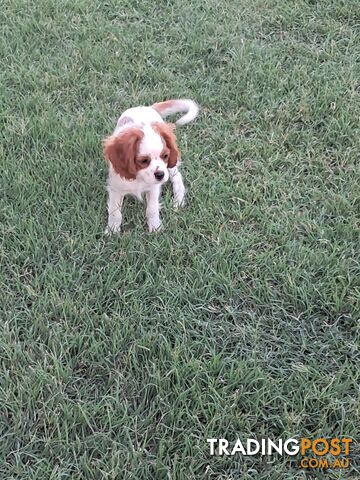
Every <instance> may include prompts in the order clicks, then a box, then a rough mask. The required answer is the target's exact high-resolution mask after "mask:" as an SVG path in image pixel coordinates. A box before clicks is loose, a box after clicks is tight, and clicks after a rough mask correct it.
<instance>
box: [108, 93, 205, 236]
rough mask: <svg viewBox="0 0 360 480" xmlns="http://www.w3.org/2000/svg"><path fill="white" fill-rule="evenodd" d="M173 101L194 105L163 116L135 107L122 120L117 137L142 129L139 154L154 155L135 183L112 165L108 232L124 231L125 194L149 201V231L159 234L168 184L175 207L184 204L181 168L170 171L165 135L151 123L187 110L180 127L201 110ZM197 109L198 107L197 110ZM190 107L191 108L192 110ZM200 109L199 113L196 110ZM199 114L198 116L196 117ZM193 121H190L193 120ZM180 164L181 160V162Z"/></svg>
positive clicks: (109, 186) (168, 112) (118, 126)
mask: <svg viewBox="0 0 360 480" xmlns="http://www.w3.org/2000/svg"><path fill="white" fill-rule="evenodd" d="M173 102H175V103H176V102H190V103H191V105H189V104H185V105H184V104H181V105H177V109H176V108H175V106H174V108H173V109H172V111H168V110H169V109H167V110H166V111H162V112H161V115H160V114H159V113H158V112H157V111H156V110H155V109H154V108H152V107H134V108H129V109H128V110H126V111H125V112H124V113H123V114H122V115H121V116H120V118H119V119H118V122H117V125H116V128H115V131H114V134H115V135H116V134H119V133H121V132H123V131H124V130H125V129H127V128H129V127H137V128H139V129H141V130H142V131H143V133H144V136H143V138H142V140H141V142H140V145H139V154H140V155H147V156H150V158H151V161H150V164H149V165H148V166H147V167H146V168H143V169H140V170H139V171H138V173H137V176H136V178H135V179H134V180H127V179H125V178H122V177H121V176H120V175H118V174H117V173H116V172H115V171H114V169H113V167H112V165H111V164H110V162H109V175H108V181H107V191H108V226H107V229H106V232H107V233H111V232H119V231H120V229H121V222H122V214H121V208H122V204H123V200H124V197H125V195H133V196H135V197H137V198H138V199H139V200H142V197H143V194H145V198H146V203H147V207H146V217H147V222H148V228H149V231H150V232H152V231H156V230H159V229H160V228H161V220H160V195H161V188H162V185H163V184H164V183H165V182H167V181H168V179H169V178H170V181H171V183H172V187H173V192H174V207H175V208H177V207H180V206H182V205H183V204H184V197H185V192H186V190H185V186H184V183H183V179H182V176H181V173H180V172H179V170H178V168H177V166H175V167H174V168H166V165H165V163H164V162H163V160H162V159H161V158H160V154H161V152H162V150H163V147H164V144H163V142H162V138H161V136H160V135H159V134H158V133H157V132H155V130H154V129H153V128H152V127H151V123H154V122H159V123H164V121H163V119H162V117H163V116H166V115H169V114H170V113H176V112H178V111H187V110H188V113H187V114H186V115H185V116H183V117H182V118H181V119H180V121H181V123H180V121H178V122H177V123H178V124H184V123H188V122H189V121H191V120H192V119H193V118H195V116H196V114H197V112H198V107H197V105H196V104H195V103H194V102H192V101H191V100H176V101H173ZM194 106H195V107H194ZM188 107H189V108H188ZM195 110H196V111H195ZM194 113H195V115H194ZM189 119H190V120H189ZM178 164H179V161H178ZM155 171H163V172H164V178H163V179H162V180H161V181H159V180H157V179H156V178H155V176H154V173H155Z"/></svg>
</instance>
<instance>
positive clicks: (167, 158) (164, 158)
mask: <svg viewBox="0 0 360 480" xmlns="http://www.w3.org/2000/svg"><path fill="white" fill-rule="evenodd" d="M163 160H165V162H167V161H168V160H169V155H168V154H167V153H165V155H164V156H163Z"/></svg>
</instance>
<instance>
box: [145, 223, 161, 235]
mask: <svg viewBox="0 0 360 480" xmlns="http://www.w3.org/2000/svg"><path fill="white" fill-rule="evenodd" d="M148 227H149V232H150V233H153V232H160V230H162V229H163V226H162V223H161V222H160V221H159V222H149V224H148Z"/></svg>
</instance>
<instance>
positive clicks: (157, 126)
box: [153, 102, 180, 168]
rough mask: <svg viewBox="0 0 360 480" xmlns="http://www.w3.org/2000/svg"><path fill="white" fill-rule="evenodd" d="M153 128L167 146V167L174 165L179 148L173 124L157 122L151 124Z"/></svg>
mask: <svg viewBox="0 0 360 480" xmlns="http://www.w3.org/2000/svg"><path fill="white" fill-rule="evenodd" d="M164 103H165V102H164ZM153 128H154V130H155V131H156V132H157V133H159V134H160V135H161V137H162V139H163V140H164V142H165V144H166V146H167V148H168V149H169V158H168V168H173V167H175V165H176V164H177V161H178V158H179V155H180V152H179V149H178V147H177V145H176V137H175V134H174V130H175V125H174V124H172V123H159V122H157V123H154V124H153ZM163 152H164V151H163ZM163 152H162V153H163Z"/></svg>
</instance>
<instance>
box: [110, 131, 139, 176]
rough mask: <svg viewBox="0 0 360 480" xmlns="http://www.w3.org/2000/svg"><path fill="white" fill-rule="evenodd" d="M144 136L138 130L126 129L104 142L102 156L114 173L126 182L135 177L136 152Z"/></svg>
mask: <svg viewBox="0 0 360 480" xmlns="http://www.w3.org/2000/svg"><path fill="white" fill-rule="evenodd" d="M143 136H144V134H143V132H142V131H141V130H139V129H138V128H127V129H126V130H125V131H124V132H122V133H120V134H114V135H111V136H110V137H108V138H106V139H105V140H104V156H105V158H106V159H107V160H108V161H109V162H110V163H111V165H112V166H113V168H114V170H115V172H116V173H118V174H119V175H120V176H121V177H124V178H126V179H127V180H131V179H134V178H135V177H136V171H137V170H136V162H135V157H136V152H137V147H138V143H139V141H140V140H141V139H142V138H143Z"/></svg>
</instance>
